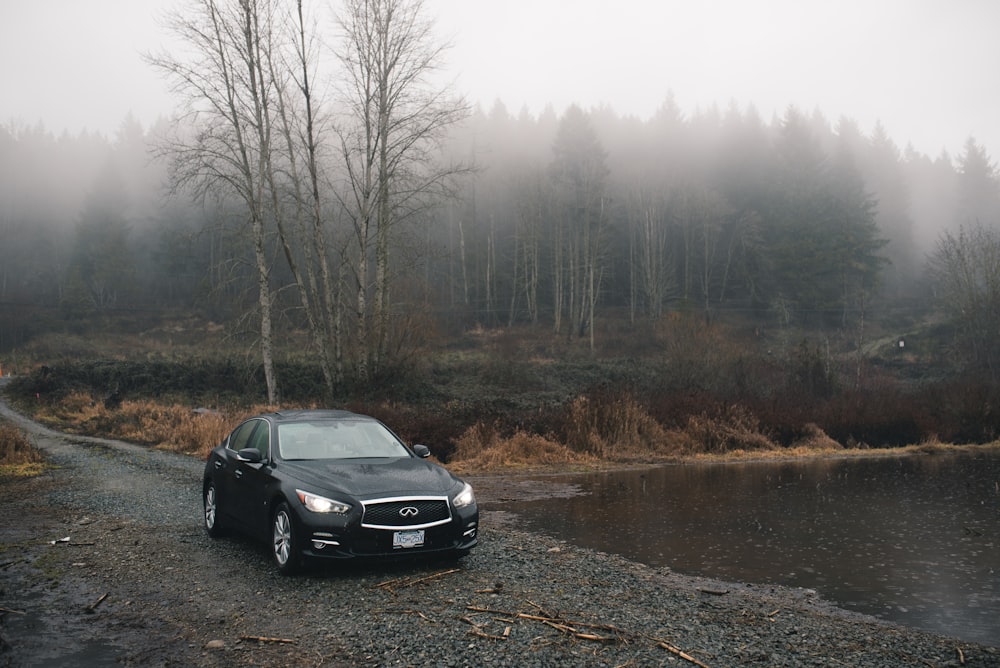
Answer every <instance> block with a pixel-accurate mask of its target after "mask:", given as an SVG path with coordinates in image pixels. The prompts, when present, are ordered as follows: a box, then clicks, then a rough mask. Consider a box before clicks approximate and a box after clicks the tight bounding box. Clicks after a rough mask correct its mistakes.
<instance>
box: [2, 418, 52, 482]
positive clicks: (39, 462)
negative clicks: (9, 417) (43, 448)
mask: <svg viewBox="0 0 1000 668" xmlns="http://www.w3.org/2000/svg"><path fill="white" fill-rule="evenodd" d="M44 464H45V457H44V456H43V455H42V453H41V452H39V451H38V450H37V449H36V448H35V446H34V445H32V443H31V441H29V440H28V437H27V436H26V435H25V433H24V432H23V431H21V430H20V429H18V428H17V427H15V426H14V425H12V424H8V423H6V422H0V475H15V476H24V475H37V474H38V473H40V472H41V470H42V468H43V467H44V466H43V465H44Z"/></svg>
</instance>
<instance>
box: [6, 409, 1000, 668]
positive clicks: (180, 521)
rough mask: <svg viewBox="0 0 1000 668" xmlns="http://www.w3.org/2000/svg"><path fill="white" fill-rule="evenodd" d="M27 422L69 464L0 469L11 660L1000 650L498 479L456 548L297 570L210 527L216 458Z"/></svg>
mask: <svg viewBox="0 0 1000 668" xmlns="http://www.w3.org/2000/svg"><path fill="white" fill-rule="evenodd" d="M18 424H19V425H21V426H22V427H24V428H27V429H29V430H30V434H31V438H32V440H33V441H34V442H35V443H36V445H38V446H39V447H40V448H41V449H42V450H43V451H45V452H46V453H47V455H48V456H49V458H50V461H51V462H52V463H53V464H55V468H52V469H49V470H48V471H47V472H46V473H44V474H43V475H41V476H39V477H37V478H33V479H27V480H16V479H10V478H7V479H3V480H0V513H2V516H3V517H5V518H15V517H16V518H17V521H16V522H13V521H9V520H8V521H5V522H3V524H2V525H0V540H2V545H3V553H2V557H0V572H2V573H3V590H2V595H0V607H2V608H4V609H5V610H6V612H4V613H3V617H2V620H0V637H2V638H3V641H2V642H0V645H2V646H5V649H4V650H3V651H2V652H0V666H3V665H7V666H20V665H32V662H33V661H36V662H41V663H44V662H45V661H49V662H54V661H58V662H61V663H62V664H63V665H72V664H74V663H75V664H76V665H100V664H101V663H102V662H103V663H117V664H119V665H126V666H127V665H143V666H191V665H197V666H238V665H250V664H253V665H258V666H332V667H340V666H391V665H401V666H406V665H436V666H478V665H496V666H519V667H520V666H623V665H632V666H646V665H702V666H713V667H718V666H745V665H767V666H843V665H854V666H858V665H864V666H873V667H880V666H893V667H896V666H927V665H933V666H960V665H968V666H1000V649H997V648H991V647H987V646H982V645H977V644H974V643H966V642H962V641H959V640H956V639H953V638H947V637H943V636H939V635H934V634H929V633H924V632H920V631H916V630H913V629H908V628H903V627H899V626H895V625H891V624H886V623H884V622H881V621H879V620H877V619H875V618H871V617H866V616H862V615H856V614H852V613H848V612H846V611H843V610H840V609H838V608H836V607H835V606H833V605H831V604H829V603H827V602H825V601H823V600H821V599H820V598H819V597H818V596H817V595H816V594H815V593H814V592H811V591H808V590H797V589H787V588H781V587H772V586H752V585H747V584H739V583H730V582H720V581H714V580H708V579H702V578H693V577H687V576H682V575H679V574H676V573H673V572H672V571H670V570H669V569H667V568H651V567H646V566H643V565H641V564H636V563H633V562H629V561H627V560H625V559H622V558H619V557H616V556H613V555H608V554H604V553H600V552H594V551H591V550H586V549H582V548H578V547H575V546H573V545H569V544H567V543H564V542H560V541H558V540H556V539H553V538H550V537H547V536H542V535H537V534H533V533H528V532H524V531H521V530H519V529H518V527H517V520H516V517H513V516H511V515H509V514H507V513H504V512H503V509H502V503H500V501H501V500H502V498H501V497H500V496H497V495H496V494H497V490H503V489H504V487H502V486H501V487H496V486H494V487H492V488H491V486H490V485H488V484H483V483H485V479H474V484H476V485H477V487H478V488H479V490H480V491H479V496H480V503H481V505H482V506H483V529H482V534H481V535H482V541H481V544H480V546H479V547H477V548H476V549H475V550H474V551H473V553H472V554H471V555H470V556H469V557H467V558H466V559H464V560H462V561H460V562H458V563H450V562H445V563H417V564H404V565H389V566H379V567H349V568H323V569H316V570H314V571H313V572H311V573H308V574H307V575H304V576H302V577H297V578H282V577H280V576H278V575H276V574H275V573H274V571H273V568H272V566H271V564H270V562H269V559H268V553H267V549H266V547H264V546H259V545H256V544H253V543H249V542H246V541H244V540H241V539H239V538H229V539H223V540H216V541H213V540H211V539H209V538H208V537H207V536H206V535H205V533H204V531H203V529H202V528H201V526H200V513H201V509H200V495H199V494H198V480H199V476H200V469H201V465H202V463H201V462H199V461H197V460H194V459H192V458H190V457H182V456H179V455H175V454H172V453H166V452H160V451H156V450H151V449H147V448H141V447H136V446H132V445H130V444H127V443H116V442H105V441H100V440H98V439H86V438H81V437H66V436H63V435H60V434H58V433H55V432H52V431H50V430H47V429H44V428H40V427H39V428H34V427H32V424H33V423H30V422H28V421H26V420H23V418H21V419H19V420H18ZM506 489H508V490H509V489H510V488H509V487H508V488H506ZM501 493H503V492H501ZM549 493H551V490H550V491H549ZM36 665H37V664H36Z"/></svg>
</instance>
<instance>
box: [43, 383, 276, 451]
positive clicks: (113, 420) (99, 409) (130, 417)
mask: <svg viewBox="0 0 1000 668" xmlns="http://www.w3.org/2000/svg"><path fill="white" fill-rule="evenodd" d="M268 410H271V408H270V407H267V406H251V407H249V408H218V409H197V408H191V407H190V406H181V405H178V404H160V403H157V402H155V401H123V402H121V404H120V405H118V406H117V407H115V408H114V409H109V408H107V407H106V406H105V405H104V404H103V403H102V402H101V401H98V400H97V399H95V398H94V396H93V395H91V394H89V393H86V392H74V393H72V394H70V395H69V396H68V397H66V399H65V400H64V401H62V402H60V403H59V404H58V405H53V406H51V407H49V408H48V409H47V410H45V411H43V412H40V413H39V414H37V415H36V418H37V419H38V420H40V421H42V422H45V423H48V424H53V425H56V426H58V427H60V428H61V429H64V430H73V431H76V432H78V433H84V434H92V435H99V436H105V437H109V438H115V439H119V440H122V441H129V442H132V443H141V444H145V445H152V446H155V447H157V448H161V449H164V450H170V451H172V452H179V453H182V454H186V455H193V456H196V457H201V458H205V457H207V456H208V453H209V451H210V450H211V449H212V448H214V447H215V446H216V445H218V444H219V442H220V441H222V439H223V438H225V436H226V435H227V434H228V433H229V432H230V430H231V429H232V428H233V427H234V426H235V425H236V424H238V423H239V422H241V421H242V420H244V419H246V418H248V417H250V416H251V415H256V414H258V413H263V412H267V411H268Z"/></svg>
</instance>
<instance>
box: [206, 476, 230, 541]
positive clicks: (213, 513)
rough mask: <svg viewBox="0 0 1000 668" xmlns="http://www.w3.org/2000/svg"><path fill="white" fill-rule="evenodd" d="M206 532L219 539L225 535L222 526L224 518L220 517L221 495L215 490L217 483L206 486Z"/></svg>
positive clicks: (210, 482) (209, 483)
mask: <svg viewBox="0 0 1000 668" xmlns="http://www.w3.org/2000/svg"><path fill="white" fill-rule="evenodd" d="M203 500H204V502H205V506H204V507H205V516H204V518H205V531H206V532H207V533H208V535H209V536H211V537H212V538H219V537H220V536H222V535H224V534H225V529H224V528H223V526H222V518H221V517H220V516H219V493H218V492H217V491H216V489H215V483H214V482H212V481H209V482H208V484H207V485H205V496H204V499H203Z"/></svg>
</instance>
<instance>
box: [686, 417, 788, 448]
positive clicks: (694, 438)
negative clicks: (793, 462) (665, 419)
mask: <svg viewBox="0 0 1000 668" xmlns="http://www.w3.org/2000/svg"><path fill="white" fill-rule="evenodd" d="M679 439H680V440H681V441H682V443H683V447H682V449H683V450H684V452H685V453H687V454H695V453H724V452H733V451H744V452H745V451H755V450H778V449H779V446H778V444H776V443H775V442H774V441H772V440H771V439H770V438H769V437H768V436H767V435H766V434H764V433H763V432H762V430H761V427H760V420H758V419H757V417H756V416H755V415H754V414H753V413H751V412H750V411H749V410H747V409H746V408H744V407H743V406H739V405H732V406H727V407H726V408H725V409H724V410H723V411H722V412H721V414H718V415H709V414H707V413H702V414H700V415H692V416H691V417H689V418H688V421H687V425H686V426H685V427H684V429H683V430H682V431H681V432H680V433H679Z"/></svg>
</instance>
